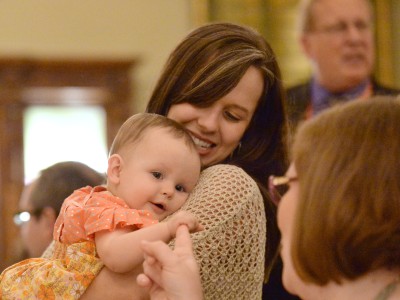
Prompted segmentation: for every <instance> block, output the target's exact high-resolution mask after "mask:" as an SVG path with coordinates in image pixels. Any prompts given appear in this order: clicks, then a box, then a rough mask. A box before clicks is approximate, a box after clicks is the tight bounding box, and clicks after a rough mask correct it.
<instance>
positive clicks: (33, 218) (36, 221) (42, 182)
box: [16, 161, 105, 257]
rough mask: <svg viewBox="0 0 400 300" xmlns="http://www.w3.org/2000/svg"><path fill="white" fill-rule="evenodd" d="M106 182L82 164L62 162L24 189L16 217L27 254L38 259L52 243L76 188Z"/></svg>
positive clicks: (48, 169) (43, 172) (47, 169)
mask: <svg viewBox="0 0 400 300" xmlns="http://www.w3.org/2000/svg"><path fill="white" fill-rule="evenodd" d="M104 182H105V177H104V175H102V174H100V173H98V172H97V171H95V170H93V169H92V168H90V167H88V166H87V165H85V164H83V163H79V162H73V161H67V162H60V163H56V164H54V165H52V166H50V167H48V168H46V169H44V170H42V171H41V172H40V174H39V176H38V177H37V179H35V180H34V181H33V182H32V183H30V184H28V185H26V186H25V188H24V190H23V192H22V194H21V199H20V203H19V210H20V212H19V213H18V214H17V215H16V222H19V223H20V224H19V225H20V228H21V238H22V243H23V247H24V250H25V251H26V254H25V255H27V256H28V257H39V256H41V254H42V253H43V251H44V250H45V249H46V248H47V246H48V245H49V244H50V242H51V241H52V238H53V227H54V223H55V221H56V218H57V216H58V213H59V212H60V209H61V205H62V203H63V202H64V199H65V198H67V197H68V196H69V195H70V194H71V193H72V192H73V191H74V190H76V189H79V188H81V187H84V186H87V185H90V186H96V185H101V184H103V183H104Z"/></svg>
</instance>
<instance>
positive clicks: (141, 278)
mask: <svg viewBox="0 0 400 300" xmlns="http://www.w3.org/2000/svg"><path fill="white" fill-rule="evenodd" d="M136 282H137V284H138V285H139V286H141V287H143V288H146V289H150V288H151V286H152V284H153V282H152V281H151V279H150V278H149V277H147V276H146V275H145V274H139V275H138V276H137V277H136Z"/></svg>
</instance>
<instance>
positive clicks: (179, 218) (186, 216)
mask: <svg viewBox="0 0 400 300" xmlns="http://www.w3.org/2000/svg"><path fill="white" fill-rule="evenodd" d="M167 224H168V229H169V232H170V233H171V236H172V237H175V233H176V230H177V228H178V227H179V226H180V225H186V226H187V227H188V229H189V232H191V233H193V232H198V231H202V230H203V229H204V227H203V226H202V225H201V224H200V223H199V221H198V220H197V218H196V217H195V216H194V215H193V214H192V213H190V212H188V211H184V210H182V211H179V212H177V213H176V214H175V215H173V216H172V217H171V218H170V219H169V220H168V221H167Z"/></svg>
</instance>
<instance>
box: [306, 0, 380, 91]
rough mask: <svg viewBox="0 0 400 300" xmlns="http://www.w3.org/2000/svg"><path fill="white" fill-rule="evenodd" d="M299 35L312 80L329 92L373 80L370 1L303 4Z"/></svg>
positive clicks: (309, 1)
mask: <svg viewBox="0 0 400 300" xmlns="http://www.w3.org/2000/svg"><path fill="white" fill-rule="evenodd" d="M299 31H300V42H301V45H302V48H303V51H304V53H305V55H306V56H307V57H308V59H309V60H310V62H311V65H312V70H313V76H314V77H315V79H316V80H317V82H318V83H319V84H321V85H322V86H323V87H325V88H326V89H327V90H329V91H331V92H343V91H346V90H348V89H351V88H354V87H356V86H357V85H359V84H361V83H362V82H364V81H365V80H367V79H368V78H369V77H370V76H371V73H372V70H373V64H374V59H375V57H374V56H375V53H374V40H373V12H372V6H371V4H370V3H369V1H368V0H304V1H303V2H302V3H301V5H300V18H299Z"/></svg>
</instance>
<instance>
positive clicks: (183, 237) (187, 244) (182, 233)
mask: <svg viewBox="0 0 400 300" xmlns="http://www.w3.org/2000/svg"><path fill="white" fill-rule="evenodd" d="M175 249H176V250H178V249H180V250H182V249H184V250H185V252H189V253H193V245H192V239H191V238H190V233H189V228H188V227H187V226H185V225H180V226H178V228H177V230H176V238H175Z"/></svg>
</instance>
